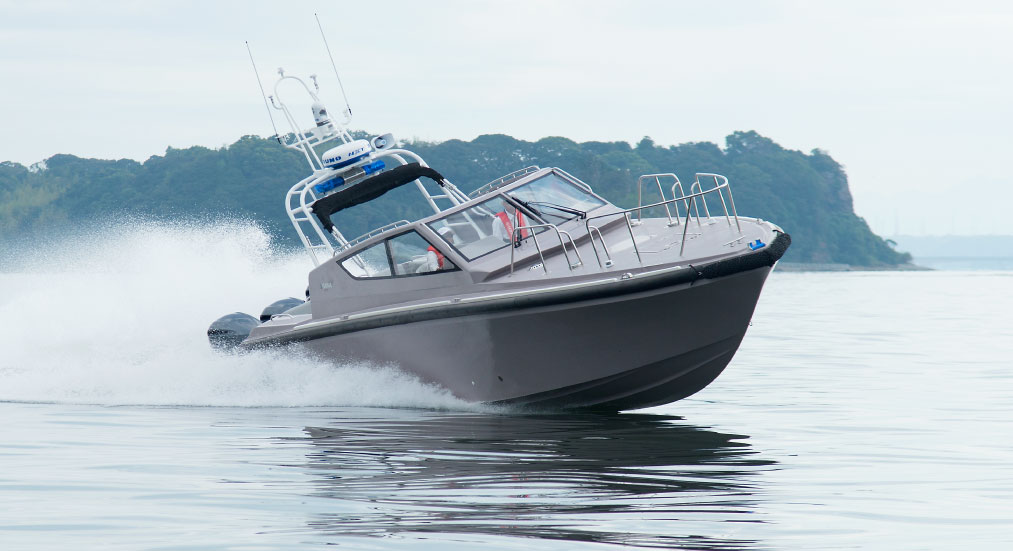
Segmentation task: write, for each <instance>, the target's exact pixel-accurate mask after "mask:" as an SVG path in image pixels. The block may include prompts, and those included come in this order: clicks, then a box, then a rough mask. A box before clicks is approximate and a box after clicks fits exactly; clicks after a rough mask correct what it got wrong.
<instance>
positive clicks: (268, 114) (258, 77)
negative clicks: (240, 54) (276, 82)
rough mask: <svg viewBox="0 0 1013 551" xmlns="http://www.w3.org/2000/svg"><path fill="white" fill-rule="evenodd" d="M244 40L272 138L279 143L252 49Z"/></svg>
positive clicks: (279, 139) (279, 137)
mask: <svg viewBox="0 0 1013 551" xmlns="http://www.w3.org/2000/svg"><path fill="white" fill-rule="evenodd" d="M244 42H246V53H248V54H250V64H251V65H253V74H254V76H256V77H257V86H259V87H260V95H261V96H262V97H263V98H264V109H267V118H269V119H271V128H273V129H274V139H276V140H278V143H281V136H280V135H278V127H277V126H275V125H274V116H273V115H271V107H270V106H268V105H267V94H265V93H264V84H263V83H261V82H260V73H259V72H257V64H256V62H254V61H253V51H251V50H250V42H249V41H248V40H247V41H244Z"/></svg>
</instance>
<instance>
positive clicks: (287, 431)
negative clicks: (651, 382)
mask: <svg viewBox="0 0 1013 551" xmlns="http://www.w3.org/2000/svg"><path fill="white" fill-rule="evenodd" d="M206 254H208V255H209V256H214V257H220V256H221V251H215V250H212V251H208V252H207V253H206ZM153 262H154V261H153ZM265 262H266V261H265ZM272 262H273V261H272ZM156 268H157V266H156ZM273 269H274V272H272V273H278V274H282V275H286V276H287V275H288V274H287V270H288V269H289V268H287V267H286V264H285V263H284V262H281V263H280V264H278V265H274V267H273ZM300 269H301V268H300ZM145 270H147V269H140V272H138V271H135V272H132V273H127V274H116V273H110V272H102V271H101V270H99V271H94V270H86V269H81V270H77V271H72V272H70V273H49V274H40V273H28V272H25V273H8V274H0V308H2V309H3V314H4V315H3V316H2V317H3V318H4V321H3V322H2V324H3V325H2V327H0V330H2V331H0V335H2V336H0V350H3V352H4V354H3V357H2V358H0V400H2V401H3V402H2V403H0V416H2V418H3V420H4V423H3V425H2V427H3V428H2V429H0V435H2V437H0V511H3V514H2V516H0V549H4V550H18V549H71V548H72V549H124V550H126V549H130V550H134V549H159V550H198V549H201V550H203V549H237V550H238V549H243V550H246V549H300V548H315V547H322V546H325V545H336V546H338V547H344V548H348V549H394V548H398V549H400V548H412V549H476V548H490V549H491V548H496V549H614V548H618V546H631V547H641V548H683V549H1008V548H1013V421H1011V419H1013V375H1011V373H1010V371H1011V369H1010V368H1011V367H1013V361H1011V354H1013V314H1011V309H1013V299H1011V297H1013V273H1009V272H926V273H829V274H795V273H783V274H780V273H776V274H774V275H773V276H772V277H771V279H770V280H769V283H768V287H767V289H766V290H765V292H764V296H763V298H762V300H761V302H760V305H759V307H758V309H757V312H756V315H755V316H754V320H753V322H754V325H753V327H752V328H751V329H750V332H749V334H748V335H747V337H746V339H745V341H744V343H743V346H742V348H741V350H740V351H739V353H738V355H737V356H736V357H735V359H734V360H733V362H732V364H731V366H730V367H729V368H728V370H727V371H726V372H725V373H724V374H723V375H722V376H721V377H720V378H719V379H718V380H717V381H716V382H715V383H714V384H713V385H712V386H710V387H708V388H707V389H705V390H704V391H703V392H701V393H699V394H698V395H696V396H694V397H692V398H690V399H687V400H684V401H682V402H677V403H675V404H670V405H667V406H664V407H659V408H654V409H650V410H643V411H641V412H635V413H624V414H618V415H586V414H579V415H575V414H551V413H531V412H521V411H510V410H492V409H483V408H481V407H476V406H472V405H468V404H464V403H461V402H458V401H456V400H454V399H453V398H451V397H449V396H447V395H446V394H444V393H441V392H439V391H438V390H436V389H432V388H428V387H425V386H423V385H420V384H418V383H416V382H414V381H411V380H409V379H406V378H404V377H400V376H399V375H397V373H396V372H394V371H391V370H389V369H377V368H376V367H375V366H327V365H312V364H311V362H309V361H308V360H300V359H298V358H285V357H279V356H270V355H261V356H251V357H246V358H219V357H216V356H214V355H212V354H210V353H209V352H207V350H206V346H205V345H204V343H203V338H202V335H201V333H202V332H203V329H204V326H206V319H211V318H213V317H214V314H212V315H211V316H210V317H206V314H207V312H205V311H204V306H201V305H202V304H205V303H207V302H209V301H210V302H212V303H213V304H210V305H209V306H207V307H206V309H207V310H211V309H214V308H218V309H220V308H229V307H230V306H229V305H228V304H224V303H223V302H222V300H219V299H215V300H219V302H218V303H214V300H211V299H210V298H209V297H217V296H218V295H216V294H215V292H214V291H213V289H210V288H209V289H208V290H207V291H206V292H204V291H201V293H204V294H201V293H198V295H199V296H198V297H197V298H195V299H193V300H194V301H195V302H194V303H193V304H182V305H181V304H180V301H179V299H178V298H173V299H166V298H164V297H163V298H161V299H158V298H154V297H155V296H156V295H157V293H148V291H151V290H152V289H151V288H149V286H151V287H152V288H154V287H159V286H164V285H166V282H165V281H163V280H160V279H159V278H160V277H162V276H159V275H157V273H156V272H160V270H156V269H154V268H153V269H151V271H145ZM194 270H196V271H197V272H198V273H196V274H193V275H192V276H188V277H193V278H194V280H193V281H183V282H182V283H181V285H192V286H194V287H199V286H200V284H199V283H198V280H199V279H200V278H203V277H204V276H205V275H206V274H202V273H200V270H198V269H196V268H194ZM293 271H294V268H293ZM272 277H273V276H272ZM268 279H270V277H269V278H268ZM277 279H278V281H282V280H283V279H284V278H282V277H281V276H280V275H278V276H277ZM279 285H281V283H279ZM124 286H126V287H128V288H130V289H132V290H134V291H137V292H136V294H135V295H134V296H135V297H137V299H136V300H133V301H126V302H128V303H129V304H127V305H122V306H111V304H119V302H122V301H119V302H116V301H113V300H112V297H113V296H114V295H121V294H122V293H123V289H124ZM238 287H239V290H238V291H236V293H238V294H239V295H242V294H243V293H252V292H253V291H252V289H253V288H255V285H253V284H252V283H251V285H250V286H249V289H251V290H250V291H244V290H243V289H245V288H244V287H243V285H238ZM86 291H87V292H86ZM279 292H282V291H281V290H280V288H279ZM149 294H150V295H151V296H148V295H149ZM237 296H238V295H237ZM219 298H220V297H219ZM271 298H272V299H273V298H274V297H271ZM198 299H199V300H198ZM47 300H51V301H54V302H58V303H60V304H63V305H67V304H68V303H69V304H70V306H72V307H74V308H75V309H77V311H78V312H80V315H73V316H68V317H66V318H63V319H62V320H53V319H52V317H51V316H50V317H48V318H47V317H46V315H44V314H42V313H33V312H35V310H38V307H40V306H48V303H47V302H46V301H47ZM269 301H270V300H268V302H269ZM184 303H185V301H184ZM102 304H105V305H106V306H104V307H103V306H101V305H102ZM31 305H34V306H31ZM180 306H183V307H184V308H183V309H182V313H180ZM253 309H254V308H252V307H250V308H247V310H253ZM87 312H92V313H93V315H92V316H91V319H93V321H92V322H91V323H89V321H88V320H89V315H85V314H86V313H87ZM149 312H150V313H154V314H158V316H156V318H161V319H155V320H149V319H148V316H146V315H145V314H146V313H149ZM172 312H176V316H177V318H176V319H182V320H183V322H185V323H184V324H183V325H192V326H194V327H182V328H175V329H171V328H165V324H164V323H163V322H164V318H165V317H168V316H170V315H171V313H172ZM131 313H132V314H133V315H131ZM124 316H128V317H129V318H130V319H129V320H128V321H129V323H126V324H124V323H123V322H122V320H123V318H124ZM202 316H204V317H202ZM46 319H49V320H50V322H49V324H48V325H45V323H46V322H45V320H46ZM26 324H27V325H30V326H31V327H30V328H25V325H26ZM159 328H161V329H159ZM46 331H48V333H47V335H48V337H45V338H44V337H43V336H40V335H39V333H41V332H46ZM194 332H195V333H197V336H196V337H193V335H192V333H194ZM282 406H284V407H282Z"/></svg>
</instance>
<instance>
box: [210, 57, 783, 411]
mask: <svg viewBox="0 0 1013 551" xmlns="http://www.w3.org/2000/svg"><path fill="white" fill-rule="evenodd" d="M279 72H280V73H281V78H280V79H279V80H278V84H282V83H285V82H286V81H289V80H291V81H292V82H291V83H290V84H291V85H295V87H296V88H299V87H300V86H301V88H302V89H304V90H305V92H307V93H308V94H309V97H310V99H311V100H312V106H311V108H312V112H313V116H314V118H315V125H314V126H310V127H309V128H300V127H299V126H298V125H297V124H296V122H295V117H293V116H292V111H291V110H290V109H289V108H288V106H287V105H286V104H285V103H284V102H282V101H281V98H280V96H279V95H278V92H279V88H278V85H277V84H276V86H275V90H274V91H275V95H273V96H270V98H271V103H272V105H273V107H274V108H275V109H278V110H280V111H282V112H283V114H284V115H285V118H286V119H287V120H288V121H289V123H290V124H291V125H292V132H291V133H289V134H287V135H286V136H284V137H279V138H278V139H279V141H280V142H281V143H282V144H283V145H285V146H286V147H289V148H293V149H297V150H299V151H301V152H302V153H303V154H304V155H305V157H306V160H307V161H308V163H309V165H310V168H311V173H310V175H309V176H307V177H306V178H305V179H303V180H302V181H300V182H298V183H297V184H295V185H294V186H292V187H291V189H289V191H288V193H287V195H286V198H285V206H286V210H287V212H288V215H289V217H290V219H291V221H292V224H293V227H294V228H295V231H296V232H297V234H298V236H299V239H300V241H301V243H302V244H303V245H304V247H305V248H306V251H307V252H308V254H309V256H310V258H311V259H312V261H313V264H314V266H315V267H314V268H313V269H312V270H311V271H310V272H309V276H308V282H307V283H308V289H307V291H306V294H307V297H306V299H307V300H306V301H305V302H303V301H302V300H298V299H288V300H283V301H279V303H276V304H274V305H272V306H271V307H269V308H268V309H267V310H265V313H264V314H263V315H262V316H261V319H260V320H257V319H255V318H253V317H252V316H246V315H245V314H239V313H237V314H231V315H229V316H225V317H223V318H222V319H220V320H218V321H216V322H215V323H214V324H212V326H211V328H210V329H209V330H208V335H209V338H210V339H211V342H212V344H214V345H216V346H219V347H227V346H230V345H235V346H236V347H238V348H239V349H241V350H250V349H258V348H264V347H278V346H292V347H299V348H301V349H303V350H306V351H309V352H310V353H311V354H312V355H315V356H319V357H322V358H325V359H328V360H331V361H334V362H368V363H370V364H375V365H389V366H395V367H397V368H398V369H401V370H403V371H405V372H407V373H409V374H411V375H413V376H415V377H417V378H418V379H420V380H421V381H423V382H425V383H429V384H433V385H437V386H439V387H442V388H445V389H447V390H449V391H450V392H451V393H453V394H454V395H455V396H457V397H459V398H461V399H464V400H468V401H476V402H486V403H494V404H519V405H524V406H532V407H535V408H588V409H603V410H613V411H618V410H627V409H637V408H644V407H648V406H655V405H660V404H665V403H669V402H672V401H675V400H679V399H682V398H685V397H687V396H689V395H691V394H694V393H695V392H697V391H699V390H701V389H702V388H704V387H705V386H707V385H708V384H709V383H710V382H711V381H713V380H714V379H715V377H717V376H718V375H719V374H720V373H721V371H722V370H723V369H724V368H725V366H727V365H728V363H729V361H730V360H731V359H732V356H733V355H734V354H735V352H736V350H737V349H738V347H739V343H740V342H741V341H742V339H743V337H744V335H745V333H746V329H747V327H748V326H749V322H750V318H751V316H752V314H753V310H754V308H755V306H756V303H757V300H758V299H759V296H760V291H761V289H762V288H763V284H764V281H765V280H766V278H767V275H768V274H769V273H770V271H771V269H772V268H773V266H774V264H775V263H776V262H777V261H778V259H780V258H781V256H782V255H783V254H784V252H785V250H786V249H787V248H788V246H789V244H790V242H791V239H790V237H789V236H788V234H787V233H785V232H784V231H783V230H782V229H781V228H780V227H778V226H777V225H776V224H774V223H771V222H768V221H765V220H762V219H759V218H749V217H745V216H740V215H739V214H738V213H737V212H736V209H735V201H734V198H733V196H732V188H731V185H730V183H729V181H728V179H727V178H725V177H724V176H721V175H718V174H712V173H697V174H695V176H694V178H693V180H692V182H691V183H689V185H688V186H684V185H683V183H682V181H680V179H679V178H678V177H677V176H676V175H675V174H674V173H666V174H647V175H643V176H640V177H639V178H638V179H637V180H636V181H631V183H630V184H631V186H636V189H637V196H638V198H639V204H638V205H637V206H636V207H633V208H623V207H620V206H617V205H616V204H614V203H612V202H610V201H609V200H608V199H607V198H606V197H603V196H602V195H599V194H598V193H596V192H595V191H594V190H593V189H592V188H591V186H589V185H588V184H587V183H586V182H584V181H582V180H581V179H579V178H577V177H575V176H573V175H571V174H570V173H568V172H566V170H564V169H563V168H559V167H539V166H529V167H526V168H522V169H520V170H518V171H516V172H512V173H510V174H507V175H505V176H503V177H501V178H498V179H496V180H494V181H492V182H489V183H487V184H485V185H483V186H480V187H479V186H475V185H474V183H473V182H469V185H468V186H464V187H465V189H470V188H475V189H474V191H471V193H468V194H466V193H465V192H464V191H462V189H461V188H460V187H458V186H457V185H455V184H454V183H452V182H451V181H450V179H448V178H447V177H445V176H444V175H443V174H441V173H440V172H438V168H439V167H430V166H429V165H428V164H427V163H426V162H425V160H423V159H422V158H421V157H420V156H419V155H417V154H415V153H413V152H411V151H409V150H408V149H406V148H403V147H400V146H399V145H398V142H397V140H396V139H394V137H393V136H392V135H390V134H386V135H383V136H377V137H374V138H372V139H356V138H354V137H353V136H352V135H351V133H350V132H349V131H348V129H347V124H348V121H349V120H350V118H351V117H350V114H351V111H350V109H346V110H345V117H344V122H335V121H333V120H332V119H331V118H330V117H329V116H328V114H327V111H326V109H325V108H324V107H323V104H322V103H321V102H320V100H319V98H318V97H317V95H316V92H317V91H319V87H317V85H316V79H315V78H314V79H313V86H314V89H311V87H310V86H309V85H308V84H306V82H305V81H304V80H302V79H301V78H298V77H295V76H289V75H285V74H284V72H283V71H281V70H279ZM265 99H266V98H265ZM327 142H331V143H332V145H333V146H332V147H330V148H329V149H327V151H325V152H323V153H320V151H322V150H323V148H321V147H319V146H320V145H322V144H324V143H327ZM402 186H408V187H409V188H414V189H415V190H417V192H418V194H419V196H420V199H419V202H420V204H422V205H425V209H426V210H425V212H423V213H422V214H421V215H420V217H417V219H414V220H407V219H405V220H396V221H391V222H390V223H388V224H386V225H383V226H381V227H378V228H376V229H374V230H372V231H369V232H367V233H365V234H364V235H362V236H360V237H356V238H351V239H349V238H346V237H345V235H344V234H343V233H342V232H341V231H340V229H339V228H338V225H339V223H340V218H341V213H342V212H343V211H346V209H353V208H356V207H358V206H360V205H363V204H366V203H371V202H374V201H378V199H379V198H380V197H381V196H383V195H384V194H386V193H387V192H389V191H391V190H394V189H397V188H400V187H402ZM631 189H632V187H631ZM655 194H656V196H657V199H656V200H653V199H652V200H651V202H645V198H646V197H647V196H648V195H650V196H651V197H652V198H653V197H654V195H655ZM374 204H375V203H374Z"/></svg>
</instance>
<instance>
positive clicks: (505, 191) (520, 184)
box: [421, 167, 612, 263]
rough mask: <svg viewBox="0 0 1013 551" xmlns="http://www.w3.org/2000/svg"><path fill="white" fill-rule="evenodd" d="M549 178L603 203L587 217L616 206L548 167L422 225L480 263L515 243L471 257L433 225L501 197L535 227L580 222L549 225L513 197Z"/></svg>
mask: <svg viewBox="0 0 1013 551" xmlns="http://www.w3.org/2000/svg"><path fill="white" fill-rule="evenodd" d="M549 176H555V177H557V178H559V179H560V180H562V181H563V182H565V183H566V184H568V185H571V186H573V187H574V188H576V189H577V190H578V191H580V192H582V193H584V194H587V195H588V196H590V197H593V198H594V199H596V200H597V201H599V202H600V203H601V204H598V205H595V206H594V207H592V208H591V209H589V210H587V211H582V212H584V214H585V216H587V215H588V214H589V213H591V212H593V211H596V210H598V209H600V208H602V207H607V206H610V205H612V203H610V202H609V201H608V200H607V199H605V198H604V197H602V196H600V195H598V194H597V193H595V192H594V191H593V190H592V189H591V187H590V186H588V185H587V184H585V183H584V182H581V181H580V180H578V179H577V178H575V177H574V176H571V175H570V174H568V173H566V172H565V171H563V170H560V169H558V168H554V167H553V168H546V169H544V170H543V171H539V172H536V173H534V174H532V175H530V177H528V178H522V179H519V180H518V181H516V182H511V183H510V184H509V185H506V186H503V187H500V188H497V189H496V190H495V191H494V192H490V193H487V194H485V195H481V196H479V197H475V198H474V199H472V200H471V201H469V202H467V203H464V204H462V205H458V206H457V207H455V208H453V209H448V211H445V212H443V213H440V214H439V215H435V216H431V217H429V218H428V219H424V220H422V221H421V222H422V223H423V224H425V225H426V226H427V227H428V229H429V230H430V231H432V232H433V233H434V234H436V236H437V237H439V239H440V240H441V241H443V243H445V244H446V245H447V246H448V247H450V248H451V249H452V250H453V251H454V252H455V253H457V254H458V255H459V256H460V257H461V258H462V259H463V260H465V261H466V262H468V263H470V262H475V261H477V260H479V259H481V258H484V257H487V256H489V255H490V254H492V253H494V252H496V251H500V250H502V249H504V248H505V247H507V246H512V243H511V242H507V243H504V244H503V246H501V247H496V248H495V249H491V250H489V251H486V252H484V253H482V254H480V255H477V256H473V257H472V256H468V255H467V254H465V253H464V252H462V251H461V249H460V248H459V247H457V246H455V245H454V244H453V243H451V242H450V241H449V240H448V239H446V238H445V237H444V236H443V235H441V234H440V232H439V231H438V229H437V228H435V227H434V226H433V224H435V223H437V222H440V221H442V220H445V219H447V218H449V217H451V216H454V215H455V214H460V213H462V212H464V211H467V210H469V209H472V208H475V207H478V206H480V205H482V204H483V203H485V202H487V201H489V200H492V199H497V198H498V199H500V200H502V201H504V202H506V203H508V204H509V205H511V206H513V207H514V208H515V209H518V210H520V211H521V212H522V213H523V214H524V215H525V216H527V217H528V219H529V221H530V223H529V225H532V224H531V223H534V222H537V223H538V224H552V225H554V226H556V227H560V226H562V225H563V224H566V223H568V222H572V221H574V220H577V219H580V216H579V215H577V214H574V215H573V216H572V217H568V218H566V219H565V220H561V221H559V222H557V223H552V222H549V221H548V220H546V219H545V216H544V215H542V214H536V213H534V212H531V209H530V208H528V207H526V206H525V205H524V204H522V203H521V202H520V201H522V200H518V199H517V198H515V197H513V196H512V195H510V193H512V192H514V191H515V190H518V189H521V188H524V187H526V186H528V185H530V184H533V183H535V182H538V181H539V180H542V179H543V178H546V177H549ZM553 216H555V215H553ZM547 229H548V228H545V227H543V228H538V229H535V230H534V231H532V232H530V233H529V235H528V236H527V237H523V238H521V242H524V241H526V240H528V239H531V238H532V237H533V236H534V235H535V234H538V233H541V232H543V231H546V230H547Z"/></svg>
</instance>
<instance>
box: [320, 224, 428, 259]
mask: <svg viewBox="0 0 1013 551" xmlns="http://www.w3.org/2000/svg"><path fill="white" fill-rule="evenodd" d="M409 224H411V222H409V221H407V220H398V221H397V222H391V223H390V224H387V225H386V226H380V227H379V228H376V229H375V230H370V231H368V232H366V233H364V234H362V235H360V236H359V237H356V238H355V239H352V240H351V241H346V242H345V243H342V244H340V245H338V246H337V248H335V250H334V254H335V255H337V254H338V253H342V252H345V251H347V250H348V249H351V248H352V247H354V246H356V245H358V244H359V243H362V242H363V241H366V240H367V239H370V238H372V237H375V236H377V235H380V234H381V233H384V232H389V231H390V230H394V229H397V228H400V227H401V226H407V225H409Z"/></svg>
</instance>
